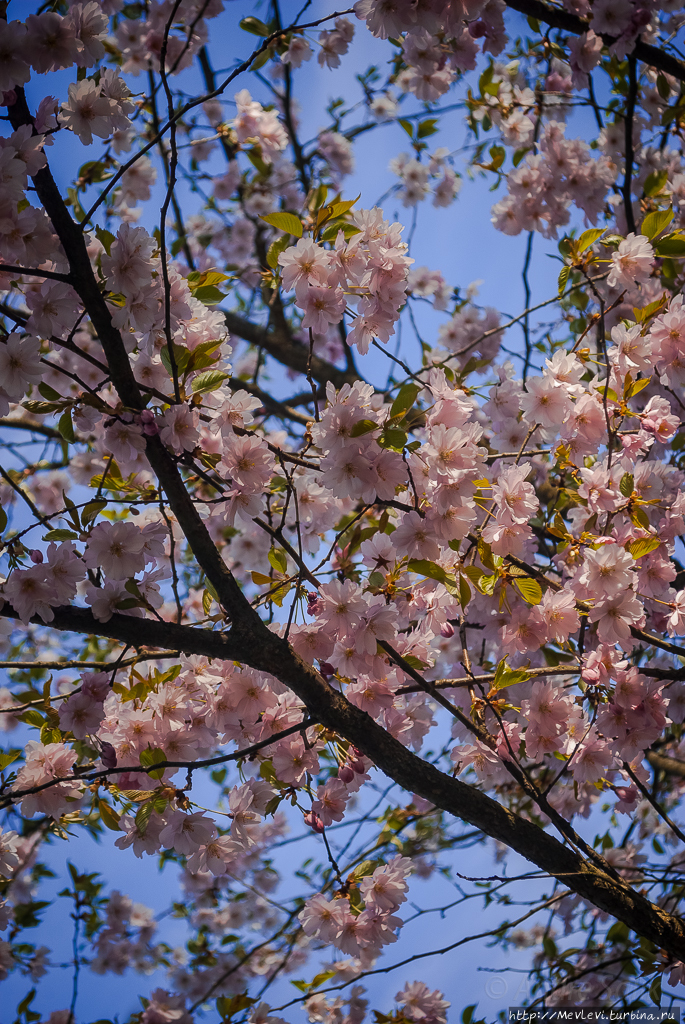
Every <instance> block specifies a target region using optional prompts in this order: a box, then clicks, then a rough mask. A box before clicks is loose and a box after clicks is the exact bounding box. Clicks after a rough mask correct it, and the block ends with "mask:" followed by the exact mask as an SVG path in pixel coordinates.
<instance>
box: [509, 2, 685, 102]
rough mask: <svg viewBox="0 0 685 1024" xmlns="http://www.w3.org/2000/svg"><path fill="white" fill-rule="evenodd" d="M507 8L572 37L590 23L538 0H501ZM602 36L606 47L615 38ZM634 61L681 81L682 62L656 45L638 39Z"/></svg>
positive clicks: (684, 76) (683, 77)
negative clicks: (568, 33)
mask: <svg viewBox="0 0 685 1024" xmlns="http://www.w3.org/2000/svg"><path fill="white" fill-rule="evenodd" d="M505 2H506V5H507V7H510V8H511V9H512V10H513V11H519V13H520V14H525V15H526V16H527V17H529V18H536V19H537V20H538V21H543V22H544V23H545V25H551V27H552V28H560V29H562V30H563V31H564V32H571V33H572V34H573V35H575V36H581V35H582V34H583V33H584V32H587V31H588V29H589V28H591V25H590V24H589V22H587V21H584V20H583V19H582V18H579V17H578V16H577V15H576V14H570V13H569V12H568V11H565V10H563V8H561V7H549V6H548V5H547V4H545V3H542V0H505ZM602 39H603V41H604V43H605V44H606V45H607V46H611V44H612V43H614V42H615V41H616V40H615V39H614V37H613V36H609V35H605V34H602ZM633 54H634V56H635V57H636V58H637V60H641V61H642V63H643V64H649V65H651V66H652V67H653V68H658V69H659V71H663V72H664V73H665V74H667V75H673V77H674V78H677V79H678V80H679V81H680V82H685V65H684V64H683V63H682V62H681V61H679V60H678V59H677V58H676V57H672V56H671V54H670V53H666V51H665V50H661V49H659V47H658V46H651V45H650V44H649V43H643V42H642V40H638V41H637V42H636V44H635V48H634V50H633Z"/></svg>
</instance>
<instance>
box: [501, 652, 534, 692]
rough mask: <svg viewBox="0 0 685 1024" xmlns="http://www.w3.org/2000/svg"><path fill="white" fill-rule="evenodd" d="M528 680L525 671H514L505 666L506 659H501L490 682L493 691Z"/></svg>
mask: <svg viewBox="0 0 685 1024" xmlns="http://www.w3.org/2000/svg"><path fill="white" fill-rule="evenodd" d="M527 678H528V672H527V670H526V669H520V668H519V669H515V668H511V666H510V665H507V659H506V658H502V660H501V661H500V663H499V665H498V666H497V669H496V671H495V678H494V679H493V681H492V689H493V690H503V689H504V688H505V686H516V684H517V683H523V682H525V680H526V679H527Z"/></svg>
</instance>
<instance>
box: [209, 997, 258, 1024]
mask: <svg viewBox="0 0 685 1024" xmlns="http://www.w3.org/2000/svg"><path fill="white" fill-rule="evenodd" d="M256 1002H257V1000H256V999H251V998H250V996H248V995H246V994H245V993H239V994H238V995H235V996H219V997H218V998H217V1001H216V1008H217V1011H218V1012H219V1013H220V1014H221V1021H222V1024H223V1022H224V1021H228V1020H231V1019H232V1018H233V1017H235V1015H236V1013H239V1012H240V1011H241V1010H246V1009H247V1008H248V1007H249V1006H253V1005H254V1004H255V1003H256Z"/></svg>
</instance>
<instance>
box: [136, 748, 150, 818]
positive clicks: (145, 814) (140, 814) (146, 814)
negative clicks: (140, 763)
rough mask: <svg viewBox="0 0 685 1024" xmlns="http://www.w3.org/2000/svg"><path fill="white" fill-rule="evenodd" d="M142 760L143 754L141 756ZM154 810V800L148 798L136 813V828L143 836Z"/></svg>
mask: <svg viewBox="0 0 685 1024" xmlns="http://www.w3.org/2000/svg"><path fill="white" fill-rule="evenodd" d="M141 760H142V756H141ZM152 811H153V807H152V800H146V801H145V803H144V804H143V805H142V807H139V808H138V811H137V813H136V828H137V829H138V831H139V832H140V834H141V836H144V835H145V833H146V832H147V826H148V822H149V820H150V815H151V814H152Z"/></svg>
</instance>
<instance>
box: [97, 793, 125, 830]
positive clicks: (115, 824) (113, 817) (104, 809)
mask: <svg viewBox="0 0 685 1024" xmlns="http://www.w3.org/2000/svg"><path fill="white" fill-rule="evenodd" d="M98 809H99V811H100V818H101V819H102V824H103V825H104V826H105V828H108V829H109V830H110V831H111V832H121V831H122V829H121V825H120V824H119V820H120V818H121V815H120V814H117V813H116V811H115V810H114V809H113V808H112V807H110V805H109V804H108V803H107V801H106V800H100V802H99V804H98Z"/></svg>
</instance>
